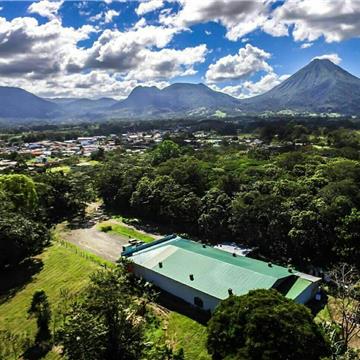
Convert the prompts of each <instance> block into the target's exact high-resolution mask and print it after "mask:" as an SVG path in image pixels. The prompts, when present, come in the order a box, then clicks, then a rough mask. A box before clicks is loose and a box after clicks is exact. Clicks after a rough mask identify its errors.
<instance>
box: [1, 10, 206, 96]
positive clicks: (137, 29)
mask: <svg viewBox="0 0 360 360" xmlns="http://www.w3.org/2000/svg"><path fill="white" fill-rule="evenodd" d="M112 15H114V13H112ZM179 31H180V30H179V29H177V28H173V27H166V26H155V25H147V23H146V21H145V19H140V20H139V21H138V23H137V24H135V26H134V27H133V28H131V29H129V30H125V31H119V30H117V29H105V30H104V31H102V32H100V31H99V29H98V27H97V26H96V27H95V26H90V25H85V26H82V27H80V28H78V29H75V28H72V27H65V26H63V24H62V23H61V21H60V20H59V19H53V20H51V21H48V22H46V23H44V24H40V23H39V22H38V21H37V20H36V19H35V18H32V17H24V18H15V19H13V20H11V21H8V20H6V19H5V18H2V17H0V76H1V81H2V84H5V85H9V86H20V87H22V88H25V89H27V90H29V91H32V92H34V93H36V94H39V95H43V96H87V97H93V96H94V95H95V96H116V97H123V96H126V95H127V94H128V93H129V91H130V90H131V89H132V88H133V87H134V86H137V85H140V84H156V85H157V86H160V87H163V86H165V85H166V84H168V81H169V79H171V78H173V77H175V76H185V75H191V74H195V73H196V72H197V70H196V65H197V64H200V63H202V62H204V61H205V57H206V54H207V52H208V49H207V47H206V45H204V44H202V45H198V46H194V47H187V48H184V49H171V48H167V45H168V44H169V42H170V41H171V40H172V39H173V37H174V35H175V34H176V33H177V32H179ZM95 32H99V36H98V38H97V40H96V41H95V42H94V43H93V44H92V45H91V46H90V47H89V48H84V47H80V46H79V42H80V41H83V40H86V39H88V38H89V36H90V35H91V34H92V33H95Z"/></svg>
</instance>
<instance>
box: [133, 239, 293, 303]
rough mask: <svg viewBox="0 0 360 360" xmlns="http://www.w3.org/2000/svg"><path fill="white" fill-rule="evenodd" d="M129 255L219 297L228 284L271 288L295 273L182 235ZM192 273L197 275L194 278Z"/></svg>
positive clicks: (236, 290) (244, 289) (239, 289)
mask: <svg viewBox="0 0 360 360" xmlns="http://www.w3.org/2000/svg"><path fill="white" fill-rule="evenodd" d="M130 255H132V256H131V259H132V260H133V261H134V262H135V263H137V264H139V265H141V266H143V267H145V268H148V269H151V270H152V271H154V272H157V273H159V274H161V275H163V276H166V277H169V278H171V279H173V280H175V281H177V282H179V283H182V284H184V285H187V286H189V287H192V288H195V289H197V290H199V291H201V292H204V293H206V294H209V295H211V296H213V297H215V298H218V299H225V298H227V297H228V296H229V293H228V289H229V288H231V289H232V291H233V294H235V295H243V294H246V293H248V292H249V291H250V290H253V289H269V288H272V287H273V286H274V285H275V284H276V283H277V281H278V280H279V279H283V278H286V277H288V276H291V275H292V274H291V273H289V271H288V270H287V269H286V268H283V267H281V266H277V265H272V266H269V265H268V264H267V263H265V262H263V261H259V260H255V259H251V258H247V257H244V256H236V257H234V256H233V255H232V254H231V253H228V252H225V251H222V250H219V249H215V248H213V247H210V246H206V247H205V248H204V247H203V246H202V245H201V244H200V243H197V242H194V241H190V240H185V239H182V238H180V237H175V238H173V239H167V240H166V241H163V242H161V241H160V242H157V243H156V244H154V245H153V246H146V247H144V248H143V249H139V251H133V252H132V253H131V254H130ZM160 262H161V263H162V267H160V266H159V263H160ZM190 274H192V275H193V276H194V280H193V281H192V280H190V276H189V275H190Z"/></svg>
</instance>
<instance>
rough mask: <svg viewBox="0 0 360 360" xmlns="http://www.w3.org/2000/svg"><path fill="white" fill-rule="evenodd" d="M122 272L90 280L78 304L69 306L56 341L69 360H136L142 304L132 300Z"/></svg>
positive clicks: (128, 282)
mask: <svg viewBox="0 0 360 360" xmlns="http://www.w3.org/2000/svg"><path fill="white" fill-rule="evenodd" d="M133 288H134V287H133V285H132V284H131V280H130V278H129V275H127V273H126V272H125V271H124V269H123V268H122V267H121V268H117V269H112V270H102V271H99V272H97V273H95V274H94V275H93V276H92V277H91V281H90V284H89V286H88V288H87V289H86V291H85V293H84V297H83V299H82V300H81V301H78V302H76V303H74V304H73V306H72V307H71V309H70V311H69V313H68V314H67V320H66V321H65V324H64V326H63V327H62V329H61V330H60V331H59V334H58V339H59V342H60V343H61V344H62V346H63V349H64V353H65V354H66V356H67V357H68V358H69V359H70V360H75V359H76V360H78V359H84V360H85V359H86V360H87V359H91V360H97V359H98V360H100V359H101V360H137V359H138V358H139V354H140V353H141V352H142V349H143V341H142V336H143V319H142V317H141V311H142V310H143V308H144V305H143V303H141V302H139V301H135V299H134V298H133V294H132V290H131V289H133Z"/></svg>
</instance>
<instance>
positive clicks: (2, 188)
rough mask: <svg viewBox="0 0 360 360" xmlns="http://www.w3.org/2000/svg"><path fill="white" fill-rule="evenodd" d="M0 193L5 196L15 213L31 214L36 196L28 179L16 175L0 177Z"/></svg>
mask: <svg viewBox="0 0 360 360" xmlns="http://www.w3.org/2000/svg"><path fill="white" fill-rule="evenodd" d="M0 192H3V193H4V194H5V197H6V198H7V200H8V201H9V202H10V203H11V204H12V208H13V209H14V210H15V211H22V212H26V213H31V212H33V211H34V210H35V207H36V205H37V201H38V196H37V193H36V188H35V183H34V181H33V180H32V179H31V178H30V177H28V176H25V175H18V174H16V175H3V176H0Z"/></svg>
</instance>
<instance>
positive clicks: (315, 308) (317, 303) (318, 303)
mask: <svg viewBox="0 0 360 360" xmlns="http://www.w3.org/2000/svg"><path fill="white" fill-rule="evenodd" d="M320 294H321V300H315V299H312V300H310V301H309V302H308V303H307V304H306V306H307V307H308V308H310V311H311V313H312V314H313V316H314V317H315V316H316V315H317V314H318V313H319V312H320V311H321V310H323V309H324V308H325V306H326V305H327V303H328V295H327V294H326V292H325V291H321V293H320Z"/></svg>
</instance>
